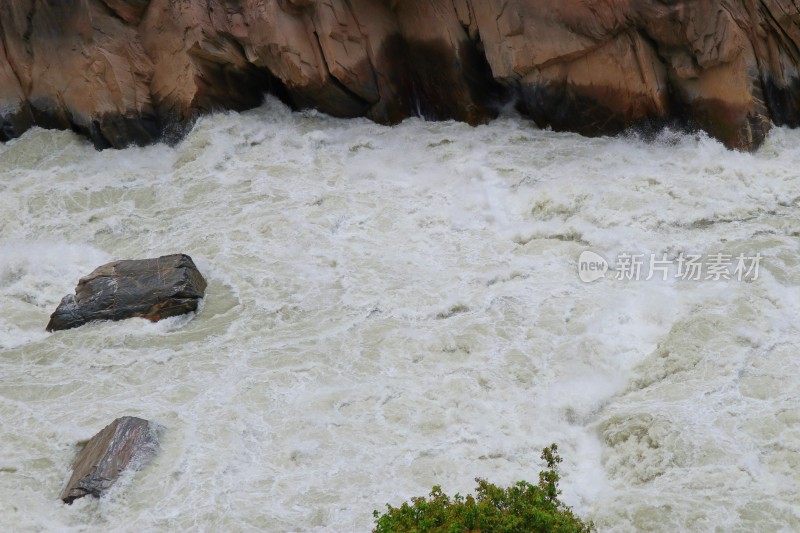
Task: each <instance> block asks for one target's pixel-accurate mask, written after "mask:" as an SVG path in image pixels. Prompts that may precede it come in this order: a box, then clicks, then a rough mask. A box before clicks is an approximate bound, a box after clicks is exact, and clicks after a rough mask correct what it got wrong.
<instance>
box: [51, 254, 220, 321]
mask: <svg viewBox="0 0 800 533" xmlns="http://www.w3.org/2000/svg"><path fill="white" fill-rule="evenodd" d="M205 290H206V280H205V279H203V276H202V275H201V274H200V272H199V271H198V270H197V267H196V266H195V265H194V262H193V261H192V258H191V257H189V256H188V255H185V254H175V255H165V256H163V257H159V258H157V259H139V260H126V261H114V262H113V263H108V264H106V265H103V266H101V267H99V268H97V269H95V271H94V272H92V273H91V274H89V275H88V276H86V277H83V278H81V279H80V281H79V282H78V286H77V287H76V288H75V294H74V295H72V294H68V295H67V296H65V297H64V298H63V299H62V300H61V303H60V304H59V305H58V308H57V309H56V310H55V312H54V313H53V314H52V315H51V316H50V322H49V323H48V324H47V331H56V330H62V329H70V328H76V327H78V326H82V325H84V324H86V323H87V322H91V321H95V320H123V319H126V318H132V317H141V318H146V319H148V320H152V321H153V322H156V321H158V320H161V319H162V318H167V317H170V316H176V315H182V314H184V313H189V312H191V311H195V310H197V305H198V303H199V301H200V299H201V298H202V297H203V295H204V294H205Z"/></svg>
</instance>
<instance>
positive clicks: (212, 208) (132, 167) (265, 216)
mask: <svg viewBox="0 0 800 533" xmlns="http://www.w3.org/2000/svg"><path fill="white" fill-rule="evenodd" d="M799 135H800V134H799V133H798V132H794V131H789V130H784V129H776V130H775V131H774V132H773V133H772V134H771V135H770V138H769V139H768V141H767V143H766V145H765V146H764V148H763V149H762V150H761V151H760V152H758V153H757V154H755V155H751V154H742V153H737V152H729V151H727V150H725V149H724V148H723V147H722V146H721V145H719V143H717V142H715V141H713V140H711V139H708V138H707V137H705V136H697V137H695V136H686V135H682V134H676V133H672V132H665V133H664V134H662V135H661V137H660V138H659V139H658V140H657V141H656V142H654V143H647V142H645V141H642V140H639V139H637V138H635V137H627V138H615V139H586V138H582V137H579V136H576V135H572V134H561V133H553V132H547V131H539V130H536V129H535V128H533V127H532V126H531V125H530V124H529V123H528V122H526V121H524V120H521V119H518V118H514V117H504V118H502V119H500V120H498V121H496V122H493V123H492V124H489V125H486V126H480V127H477V128H471V127H469V126H466V125H464V124H459V123H455V122H443V123H430V122H424V121H422V120H419V119H413V120H409V121H406V122H404V123H403V124H401V125H399V126H396V127H393V128H386V127H381V126H378V125H375V124H372V123H370V122H368V121H365V120H353V121H342V120H335V119H331V118H329V117H326V116H324V115H321V114H319V113H314V112H307V113H299V114H292V113H290V112H289V111H288V110H287V109H286V108H285V107H283V106H282V105H280V104H279V103H277V102H275V101H272V100H270V101H268V102H267V103H266V104H265V105H264V106H263V107H262V108H260V109H257V110H253V111H251V112H247V113H243V114H237V113H228V114H220V115H215V116H212V117H206V118H203V119H201V120H200V121H199V122H198V123H197V125H196V126H195V128H194V130H193V131H192V132H191V133H190V134H189V136H188V137H187V138H186V139H185V140H184V141H183V142H182V143H180V144H179V145H178V146H177V147H175V148H171V147H168V146H164V145H159V146H153V147H148V148H136V149H129V150H123V151H110V150H109V151H104V152H99V153H98V152H95V151H94V150H93V149H92V148H91V146H89V145H88V143H86V142H84V141H81V140H80V139H78V138H77V137H75V136H74V135H72V134H70V133H64V132H52V131H44V130H33V131H31V132H29V133H28V134H26V135H25V136H23V137H22V138H21V139H18V140H15V141H12V142H10V143H7V144H6V145H2V146H0V169H2V171H0V172H2V179H0V187H1V188H2V195H0V205H2V211H0V252H1V253H2V256H0V294H2V301H3V302H4V315H3V316H2V317H0V430H2V434H3V435H4V437H3V439H2V441H1V442H0V523H2V524H4V525H5V526H6V527H5V529H9V528H10V529H12V530H36V529H45V530H64V531H81V530H85V529H87V528H101V529H107V530H120V531H139V530H148V531H172V530H205V531H219V530H267V531H367V530H369V529H370V527H371V520H372V517H371V512H372V510H373V509H376V508H382V507H383V505H384V503H386V502H392V503H395V504H397V503H399V502H401V501H403V500H406V499H408V498H409V497H411V496H416V495H421V494H424V493H426V492H427V491H428V490H430V487H431V485H433V484H441V485H442V486H443V487H444V488H445V490H447V491H448V492H456V491H460V492H462V493H466V492H469V491H470V490H471V489H472V488H473V487H474V483H473V481H472V479H473V478H474V477H476V476H481V477H487V478H489V479H490V480H492V481H495V482H497V483H510V482H513V481H516V480H519V479H523V478H525V479H528V480H530V481H535V480H536V473H537V471H538V467H539V466H540V465H539V453H540V451H541V449H542V447H544V446H545V445H547V444H550V443H551V442H557V443H558V444H559V445H560V449H561V451H562V452H563V455H564V456H565V458H566V460H565V463H564V465H563V474H564V475H563V482H562V483H563V487H562V488H563V490H564V497H565V499H566V500H567V501H568V502H569V503H570V504H572V505H574V506H575V508H576V510H577V511H578V512H579V513H581V514H583V515H586V516H587V517H590V518H592V519H594V520H595V521H596V522H597V523H598V525H599V526H600V528H601V530H603V531H634V530H650V531H677V530H681V531H684V530H694V531H711V530H714V528H715V527H717V526H719V527H721V528H723V529H726V530H732V529H735V528H738V530H742V531H757V530H760V531H763V530H775V531H779V530H785V531H789V530H796V529H799V528H800V525H799V524H800V512H798V503H799V502H798V501H797V500H796V496H794V493H795V491H794V490H793V489H794V487H796V486H797V484H798V482H800V478H798V474H797V472H798V469H797V468H794V466H796V465H797V464H800V432H798V427H800V408H799V407H798V403H797V401H798V397H797V394H796V391H797V390H798V385H800V378H799V377H798V376H800V372H798V368H797V367H798V363H797V358H796V347H797V338H798V336H797V333H798V332H797V325H796V323H797V321H796V317H797V316H798V312H800V276H798V274H797V271H798V270H797V265H798V260H797V243H796V235H797V231H798V229H797V227H798V222H800V220H799V219H798V216H797V206H798V203H799V202H800V181H798V180H797V179H796V165H795V163H794V162H795V161H796V160H798V157H799V156H800V143H799V142H798V136H799ZM586 249H591V250H593V251H595V252H597V253H598V254H601V255H602V256H604V257H606V258H608V259H613V257H614V256H615V255H616V254H618V253H620V252H634V253H646V254H649V253H655V254H661V253H666V254H668V255H670V256H671V257H674V256H675V255H676V254H677V253H678V252H680V251H690V252H697V253H711V252H715V251H726V252H728V253H739V252H744V253H755V252H759V253H761V254H762V256H763V257H764V260H763V266H762V274H763V275H762V276H761V278H760V279H759V280H757V281H755V282H751V283H744V282H735V281H731V282H699V283H691V282H679V281H668V282H662V281H648V282H644V281H640V282H634V281H628V282H626V281H619V280H615V279H613V276H611V275H609V276H607V277H606V279H603V280H598V281H596V282H594V283H591V284H584V283H582V282H581V281H580V280H579V278H578V275H577V263H576V261H577V258H578V256H579V255H580V253H581V252H582V251H583V250H586ZM174 252H185V253H189V254H190V255H191V256H192V257H193V258H194V260H195V262H196V263H197V264H198V265H199V267H200V268H201V270H202V271H203V272H204V273H205V274H206V277H207V278H208V281H209V287H208V292H207V298H206V299H205V301H204V306H203V308H202V310H201V311H200V312H199V313H198V314H197V316H190V317H180V318H175V319H170V320H167V321H163V322H160V323H157V324H152V323H149V322H147V321H144V320H131V321H126V322H119V323H99V324H92V325H88V326H85V327H82V328H79V329H76V330H70V331H66V332H59V333H56V334H46V333H44V332H43V328H44V325H45V324H46V322H47V317H48V315H49V313H50V312H52V310H53V309H54V308H55V305H56V304H57V303H58V301H59V299H60V298H61V297H62V296H63V295H65V294H67V293H69V292H71V291H72V290H73V289H74V286H75V283H76V282H77V280H78V278H79V277H80V276H82V275H85V274H87V273H88V272H90V271H91V270H92V269H93V268H95V267H96V266H98V265H100V264H102V263H103V262H105V261H108V260H112V259H119V258H129V257H152V256H156V255H159V254H165V253H174ZM609 274H611V273H609ZM124 414H130V415H136V416H142V417H144V418H148V419H153V420H155V421H157V422H159V423H160V424H162V425H164V426H165V427H166V428H167V431H166V433H165V434H164V437H163V439H162V446H161V452H160V454H159V455H158V456H157V457H156V458H155V460H154V461H153V462H152V463H150V464H148V465H147V466H146V467H145V468H144V469H143V470H142V471H141V472H138V473H136V474H133V475H131V478H130V479H128V480H126V483H124V484H123V485H122V486H121V487H120V488H119V489H118V490H115V491H113V492H112V494H110V495H109V496H108V497H106V498H103V499H101V500H100V501H89V500H87V501H85V502H78V503H76V504H75V505H73V506H72V507H64V506H61V505H60V504H58V503H57V500H56V498H57V495H58V491H59V490H60V487H61V483H62V482H63V479H64V478H65V476H66V475H68V472H69V466H70V461H71V459H72V458H73V457H74V454H75V450H76V448H75V446H74V444H75V443H76V442H77V441H79V440H81V439H84V438H87V437H89V436H91V435H92V434H93V433H95V432H96V431H98V430H99V429H100V428H102V427H103V426H104V425H105V424H107V423H108V422H110V421H111V420H112V419H113V418H114V417H116V416H121V415H124Z"/></svg>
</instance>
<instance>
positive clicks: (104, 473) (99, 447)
mask: <svg viewBox="0 0 800 533" xmlns="http://www.w3.org/2000/svg"><path fill="white" fill-rule="evenodd" d="M159 430H160V428H159V426H158V425H156V424H154V423H152V422H150V421H148V420H144V419H142V418H136V417H133V416H124V417H121V418H117V419H116V420H114V421H113V422H112V423H111V424H109V425H108V426H106V427H105V428H103V430H102V431H100V433H98V434H97V435H95V436H94V437H92V438H91V439H90V440H89V442H87V443H86V446H84V448H83V450H81V452H80V453H79V454H78V457H77V458H76V459H75V463H74V464H73V472H72V476H71V477H70V479H69V482H68V483H67V485H66V486H65V487H64V490H63V491H62V492H61V496H60V498H61V500H63V501H64V503H68V504H71V503H72V502H73V501H75V500H77V499H78V498H82V497H84V496H87V495H91V496H95V497H100V496H102V495H103V493H104V492H105V491H107V490H108V489H109V488H111V486H112V485H113V484H114V483H115V482H116V481H117V479H118V478H119V476H120V475H121V474H122V473H123V472H124V471H125V470H126V469H136V468H138V467H140V466H141V465H142V464H143V463H144V461H146V460H147V459H148V458H149V457H151V456H152V455H153V454H154V453H155V452H156V451H157V449H158V435H157V434H158V431H159Z"/></svg>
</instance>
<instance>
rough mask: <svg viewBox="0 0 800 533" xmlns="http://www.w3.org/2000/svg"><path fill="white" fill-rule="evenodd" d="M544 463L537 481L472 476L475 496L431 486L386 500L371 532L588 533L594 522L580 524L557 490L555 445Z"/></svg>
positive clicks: (549, 447) (376, 513) (548, 449)
mask: <svg viewBox="0 0 800 533" xmlns="http://www.w3.org/2000/svg"><path fill="white" fill-rule="evenodd" d="M542 460H543V461H544V462H545V463H546V465H547V468H546V469H545V470H543V471H542V472H540V473H539V484H538V486H537V485H531V484H530V483H528V482H526V481H519V482H517V483H515V484H514V485H513V486H511V487H507V488H501V487H498V486H496V485H493V484H492V483H489V482H487V481H486V480H484V479H480V478H478V479H476V480H475V481H476V482H477V483H478V486H477V487H476V488H475V496H472V495H468V496H466V497H464V496H461V495H460V494H456V495H455V496H453V497H452V498H451V497H450V496H448V495H447V494H445V493H443V492H442V489H441V487H439V486H435V487H433V490H432V491H431V493H430V496H429V497H428V498H424V497H419V498H412V499H411V504H408V503H404V504H403V505H401V506H400V507H392V506H391V505H387V506H386V507H387V511H386V513H384V514H382V515H381V514H380V513H379V512H378V511H375V513H374V515H375V524H376V526H375V529H374V530H373V531H374V533H590V532H593V531H595V528H594V525H593V524H592V523H591V522H589V523H584V522H583V521H582V520H581V519H580V518H578V517H577V516H575V515H574V514H573V513H572V509H570V508H569V507H567V506H566V505H564V503H562V502H561V501H560V500H559V499H558V495H559V494H560V493H561V491H560V490H559V489H558V481H559V475H558V463H560V462H561V457H560V456H559V455H558V447H557V446H556V445H555V444H553V445H551V446H548V447H547V448H545V449H544V450H543V451H542Z"/></svg>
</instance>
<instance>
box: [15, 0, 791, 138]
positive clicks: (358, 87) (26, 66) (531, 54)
mask: <svg viewBox="0 0 800 533" xmlns="http://www.w3.org/2000/svg"><path fill="white" fill-rule="evenodd" d="M0 36H2V39H0V140H5V139H10V138H13V137H15V136H18V135H20V134H21V133H22V132H23V131H25V130H26V129H27V128H29V127H30V126H31V125H32V124H37V125H41V126H44V127H55V128H71V129H73V130H76V131H79V132H81V133H84V134H86V135H87V136H89V137H90V138H91V139H92V140H93V141H94V143H95V144H96V145H97V146H98V147H106V146H115V147H122V146H126V145H129V144H145V143H149V142H152V141H154V140H156V139H158V138H161V137H162V136H164V135H165V134H166V135H167V136H168V137H170V136H175V135H177V134H180V133H181V132H182V131H183V130H184V129H185V127H186V126H187V125H188V124H190V123H191V121H192V119H193V118H194V117H195V116H197V115H198V114H200V113H205V112H210V111H213V110H215V109H236V110H241V109H246V108H249V107H253V106H255V105H257V104H258V103H259V102H260V101H261V99H262V96H263V94H264V93H267V92H268V93H274V94H277V95H278V96H279V97H281V98H282V99H283V100H284V101H286V102H288V103H289V104H291V105H292V106H294V107H296V108H302V107H314V108H317V109H320V110H321V111H324V112H326V113H329V114H331V115H334V116H340V117H352V116H367V117H370V118H371V119H373V120H375V121H377V122H380V123H387V124H388V123H394V122H397V121H399V120H402V119H404V118H406V117H409V116H414V115H421V116H424V117H426V118H430V119H450V118H452V119H457V120H463V121H467V122H469V123H479V122H483V121H486V120H488V119H490V118H492V117H493V116H494V115H495V114H496V111H495V110H496V109H497V107H498V104H500V103H501V101H502V100H503V99H509V98H516V100H517V102H518V107H519V109H520V110H522V111H523V113H526V114H528V115H529V116H531V117H532V118H533V119H534V120H535V121H536V122H537V124H539V125H540V126H549V127H552V128H554V129H558V130H572V131H578V132H580V133H583V134H586V135H601V134H614V133H617V132H620V131H622V130H624V129H626V128H629V127H632V126H637V125H643V126H650V125H658V124H664V123H678V124H683V125H687V126H694V127H699V128H701V129H703V130H705V131H707V132H708V133H709V134H711V135H712V136H714V137H716V138H718V139H720V140H722V141H723V142H724V143H725V144H726V145H727V146H729V147H734V148H742V149H753V148H756V147H757V146H759V145H760V143H761V142H762V141H763V139H764V137H765V135H766V133H767V132H768V130H769V127H770V123H776V124H780V125H784V124H785V125H789V126H797V125H799V124H800V74H798V65H800V7H799V6H798V4H797V3H796V2H794V1H792V0H761V1H759V2H755V1H752V0H610V1H609V0H480V1H478V0H403V1H399V0H184V1H181V2H176V1H174V0H64V1H60V2H52V1H48V0H5V1H4V2H2V3H0Z"/></svg>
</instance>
